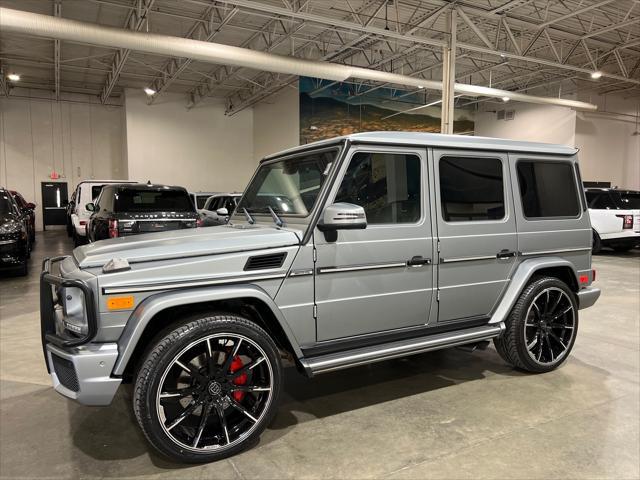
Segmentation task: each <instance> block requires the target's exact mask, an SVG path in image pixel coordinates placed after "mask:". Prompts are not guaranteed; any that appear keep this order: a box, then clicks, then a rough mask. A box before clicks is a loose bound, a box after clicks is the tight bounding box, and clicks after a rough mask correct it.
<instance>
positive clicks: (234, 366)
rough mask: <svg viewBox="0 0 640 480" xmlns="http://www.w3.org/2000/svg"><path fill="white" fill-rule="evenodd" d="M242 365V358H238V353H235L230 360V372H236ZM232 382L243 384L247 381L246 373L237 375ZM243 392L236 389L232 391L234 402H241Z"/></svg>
mask: <svg viewBox="0 0 640 480" xmlns="http://www.w3.org/2000/svg"><path fill="white" fill-rule="evenodd" d="M243 366H244V363H242V359H241V358H240V356H239V355H236V356H235V357H233V360H232V361H231V367H230V369H231V373H233V372H237V371H238V370H240V369H241V368H242V367H243ZM233 383H234V384H235V385H244V384H245V383H247V374H246V373H243V374H242V375H238V377H237V378H235V379H234V380H233ZM244 394H245V392H240V391H237V390H236V391H235V392H233V398H234V399H235V401H236V402H241V401H242V399H243V398H244Z"/></svg>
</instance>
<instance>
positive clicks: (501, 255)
mask: <svg viewBox="0 0 640 480" xmlns="http://www.w3.org/2000/svg"><path fill="white" fill-rule="evenodd" d="M515 256H516V252H514V251H513V250H507V249H506V248H505V249H504V250H500V251H499V252H498V253H496V258H497V259H507V258H511V257H515Z"/></svg>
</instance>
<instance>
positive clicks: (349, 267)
mask: <svg viewBox="0 0 640 480" xmlns="http://www.w3.org/2000/svg"><path fill="white" fill-rule="evenodd" d="M406 266H407V262H387V263H366V264H362V265H346V266H344V267H320V268H318V273H319V274H321V273H340V272H357V271H361V270H378V269H382V268H400V267H406Z"/></svg>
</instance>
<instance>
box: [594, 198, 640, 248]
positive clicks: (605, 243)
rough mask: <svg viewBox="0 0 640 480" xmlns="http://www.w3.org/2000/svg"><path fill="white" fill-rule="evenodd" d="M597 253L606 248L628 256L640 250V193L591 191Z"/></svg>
mask: <svg viewBox="0 0 640 480" xmlns="http://www.w3.org/2000/svg"><path fill="white" fill-rule="evenodd" d="M586 194H587V203H588V205H589V215H590V216H591V226H592V227H593V253H598V252H600V250H601V249H602V248H603V247H611V248H613V249H614V250H616V251H618V252H626V251H627V250H631V249H632V248H634V247H639V246H640V192H636V191H632V190H618V189H616V188H587V189H586Z"/></svg>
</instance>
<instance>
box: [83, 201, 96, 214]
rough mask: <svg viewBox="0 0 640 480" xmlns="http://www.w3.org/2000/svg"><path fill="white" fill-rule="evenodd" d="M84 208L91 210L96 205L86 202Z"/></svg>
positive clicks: (93, 209)
mask: <svg viewBox="0 0 640 480" xmlns="http://www.w3.org/2000/svg"><path fill="white" fill-rule="evenodd" d="M84 208H86V209H87V210H88V211H90V212H93V211H95V209H96V206H95V205H94V204H93V202H90V203H87V204H86V205H85V206H84Z"/></svg>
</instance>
